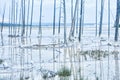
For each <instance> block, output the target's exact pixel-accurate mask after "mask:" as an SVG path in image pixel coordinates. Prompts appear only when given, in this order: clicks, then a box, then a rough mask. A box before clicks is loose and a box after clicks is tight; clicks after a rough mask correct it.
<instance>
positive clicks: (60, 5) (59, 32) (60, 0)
mask: <svg viewBox="0 0 120 80" xmlns="http://www.w3.org/2000/svg"><path fill="white" fill-rule="evenodd" d="M61 8H62V2H61V0H60V10H59V27H58V34H60V27H61Z"/></svg>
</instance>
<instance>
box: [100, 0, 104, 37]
mask: <svg viewBox="0 0 120 80" xmlns="http://www.w3.org/2000/svg"><path fill="white" fill-rule="evenodd" d="M103 8H104V0H101V14H100V26H99V36H101V34H102V21H103Z"/></svg>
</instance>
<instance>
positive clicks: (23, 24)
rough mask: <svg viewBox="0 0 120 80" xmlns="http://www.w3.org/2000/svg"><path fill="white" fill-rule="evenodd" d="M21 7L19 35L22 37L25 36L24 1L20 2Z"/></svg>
mask: <svg viewBox="0 0 120 80" xmlns="http://www.w3.org/2000/svg"><path fill="white" fill-rule="evenodd" d="M21 6H22V33H21V36H24V34H25V0H21Z"/></svg>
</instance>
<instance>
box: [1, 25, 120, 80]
mask: <svg viewBox="0 0 120 80" xmlns="http://www.w3.org/2000/svg"><path fill="white" fill-rule="evenodd" d="M16 29H17V28H16ZM42 29H43V31H42V36H38V28H36V27H35V28H32V34H31V36H28V37H26V36H25V37H19V36H18V37H10V36H9V30H8V28H7V27H6V28H4V30H3V34H2V35H1V39H0V80H44V78H45V77H44V76H47V77H46V79H45V80H120V79H119V75H120V73H119V68H120V66H119V63H120V61H119V59H120V55H119V52H120V41H118V42H114V28H111V35H110V38H109V39H108V37H107V36H108V34H107V33H108V32H107V27H106V26H105V27H103V33H102V35H101V37H95V28H94V27H92V26H86V27H84V31H83V33H82V40H81V42H80V43H79V42H78V40H77V36H78V35H77V34H76V37H75V38H72V40H69V39H67V44H64V35H63V33H64V31H63V28H62V29H61V33H60V34H58V32H57V31H58V29H56V35H54V36H53V35H52V33H53V32H52V28H51V27H48V28H47V27H45V28H42ZM69 31H70V28H67V38H68V36H69ZM15 32H16V31H13V33H15ZM19 32H21V31H19ZM16 33H17V32H16ZM75 33H77V32H75ZM28 34H29V31H28ZM64 66H65V67H67V68H68V69H70V71H71V75H70V76H69V77H67V79H60V77H59V75H58V73H57V72H58V71H59V70H60V69H61V68H62V67H64ZM43 77H44V78H43Z"/></svg>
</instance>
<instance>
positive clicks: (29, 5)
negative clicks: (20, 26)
mask: <svg viewBox="0 0 120 80" xmlns="http://www.w3.org/2000/svg"><path fill="white" fill-rule="evenodd" d="M29 10H30V0H28V11H27V28H26V36H27V35H28V26H29Z"/></svg>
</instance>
